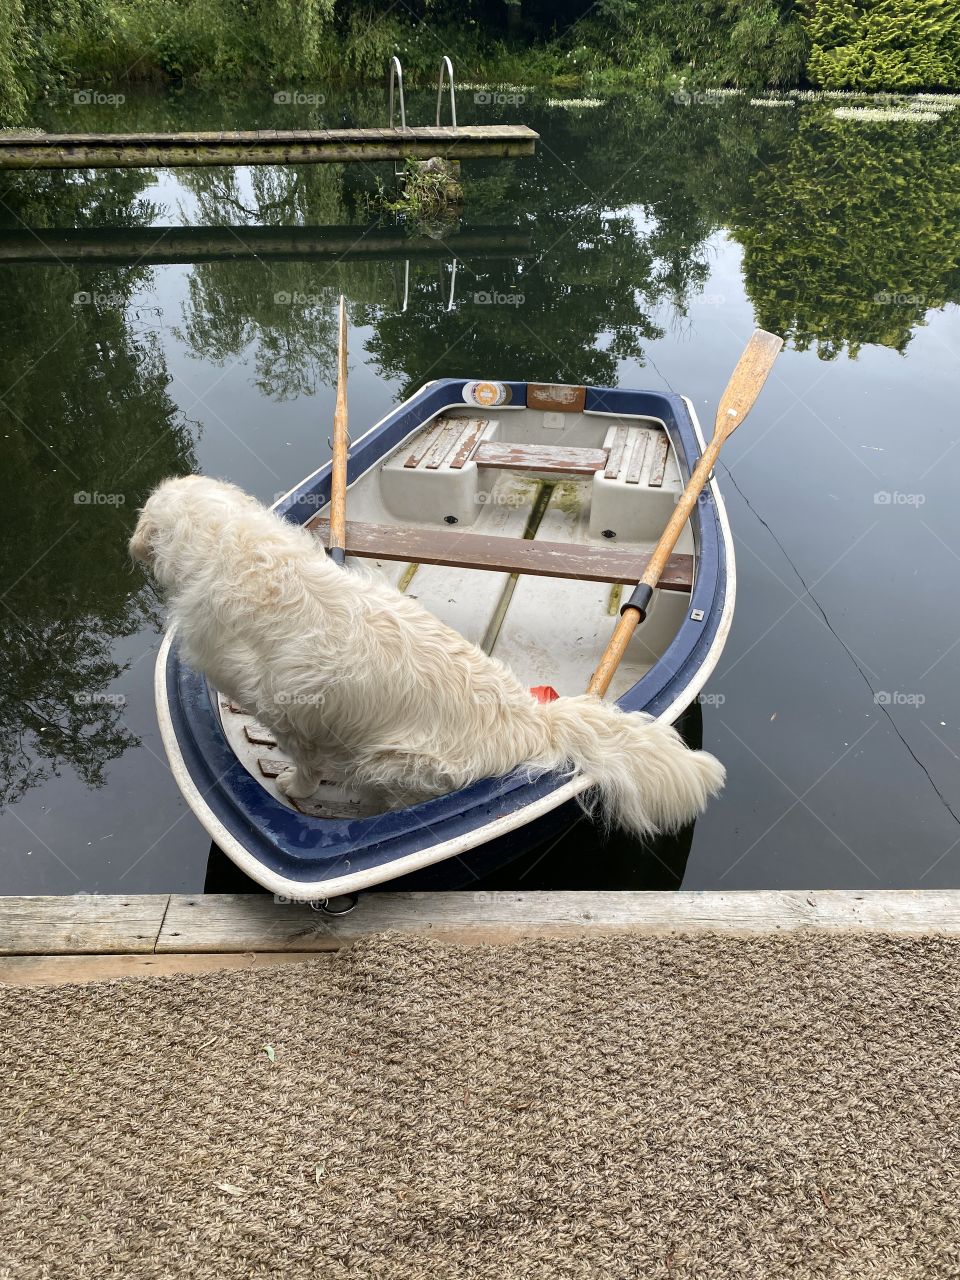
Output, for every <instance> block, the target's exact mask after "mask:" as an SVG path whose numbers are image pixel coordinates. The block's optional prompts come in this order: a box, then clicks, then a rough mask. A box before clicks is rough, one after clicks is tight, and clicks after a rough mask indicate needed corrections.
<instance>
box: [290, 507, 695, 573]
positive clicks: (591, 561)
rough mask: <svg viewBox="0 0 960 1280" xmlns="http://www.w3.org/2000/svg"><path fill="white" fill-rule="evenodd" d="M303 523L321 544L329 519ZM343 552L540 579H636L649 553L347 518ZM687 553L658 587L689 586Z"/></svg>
mask: <svg viewBox="0 0 960 1280" xmlns="http://www.w3.org/2000/svg"><path fill="white" fill-rule="evenodd" d="M308 528H310V529H311V530H313V532H314V533H316V534H317V535H318V536H319V538H320V540H321V542H323V543H324V545H326V542H327V539H328V537H329V533H330V522H329V521H328V520H324V519H322V518H321V517H320V516H315V517H314V519H312V520H311V521H309V523H308ZM347 555H348V556H358V557H360V558H361V559H367V560H400V561H403V562H404V563H407V564H440V565H451V566H456V567H457V568H461V569H486V570H488V571H489V572H491V573H526V574H531V575H532V576H533V577H541V578H573V579H574V580H576V581H578V582H609V583H616V582H627V583H632V582H636V581H637V579H638V578H640V577H642V576H643V572H644V570H645V569H646V567H647V564H648V562H649V560H650V556H649V554H648V553H647V552H644V551H620V550H614V549H613V548H610V549H608V548H606V547H592V546H581V545H578V544H576V543H571V542H542V541H541V540H540V539H539V538H537V539H535V540H534V539H530V538H503V537H499V536H487V535H484V534H479V533H453V532H449V531H447V530H437V531H434V530H432V529H413V528H410V527H409V526H399V525H388V524H361V523H359V522H357V521H354V520H348V521H347ZM692 586H693V556H689V555H673V556H671V557H670V559H669V561H668V563H667V565H666V567H665V569H664V571H663V574H662V575H661V578H660V587H661V588H662V589H663V590H664V591H690V590H691V588H692Z"/></svg>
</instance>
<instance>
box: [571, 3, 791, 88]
mask: <svg viewBox="0 0 960 1280" xmlns="http://www.w3.org/2000/svg"><path fill="white" fill-rule="evenodd" d="M597 13H598V16H599V18H600V22H599V23H595V24H594V25H593V26H592V27H591V31H592V34H593V39H594V40H595V41H596V40H597V39H598V38H601V39H602V40H603V45H602V47H604V48H605V49H606V50H607V51H608V52H609V55H610V57H611V58H612V57H615V56H617V55H618V54H619V61H620V63H621V65H622V66H625V67H628V68H630V69H632V70H633V71H635V72H636V73H637V75H638V77H639V79H640V80H641V81H642V82H645V83H663V81H664V80H665V79H666V78H667V77H668V76H669V75H670V73H671V72H680V71H684V72H686V73H687V75H688V76H689V75H693V76H695V77H696V78H697V79H699V80H701V81H709V82H712V83H724V84H733V85H743V86H747V87H750V86H760V85H764V84H771V85H775V84H795V83H796V82H797V81H798V79H799V78H800V76H801V74H802V71H803V63H804V58H805V55H806V49H807V40H806V36H805V34H804V31H803V28H802V27H801V25H800V22H799V19H798V17H797V15H796V12H795V9H794V4H793V0H600V4H599V5H598V6H597Z"/></svg>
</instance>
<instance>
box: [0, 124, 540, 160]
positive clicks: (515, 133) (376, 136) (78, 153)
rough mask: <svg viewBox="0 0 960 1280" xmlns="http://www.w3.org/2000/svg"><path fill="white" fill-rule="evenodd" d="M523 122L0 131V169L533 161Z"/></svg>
mask: <svg viewBox="0 0 960 1280" xmlns="http://www.w3.org/2000/svg"><path fill="white" fill-rule="evenodd" d="M539 137H540V135H539V134H538V133H536V132H535V131H534V130H533V129H529V128H528V127H527V126H526V125H523V124H489V125H464V126H462V127H459V128H456V129H455V128H452V127H450V126H440V127H432V126H426V127H418V128H409V129H255V130H247V131H235V132H225V133H37V132H30V131H28V130H22V131H19V132H17V131H15V130H12V131H8V132H4V133H0V169H131V168H133V169H168V168H176V167H182V166H190V167H196V166H199V165H217V164H220V165H246V164H333V163H345V162H347V161H352V160H365V161H374V160H407V159H422V160H425V159H429V158H430V157H431V156H442V157H444V158H445V159H448V160H466V159H471V158H477V157H490V156H532V155H533V153H534V148H535V146H536V143H537V141H538V140H539Z"/></svg>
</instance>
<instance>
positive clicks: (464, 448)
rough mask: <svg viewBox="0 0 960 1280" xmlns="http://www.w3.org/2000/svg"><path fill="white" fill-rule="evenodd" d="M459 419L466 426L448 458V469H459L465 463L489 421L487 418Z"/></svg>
mask: <svg viewBox="0 0 960 1280" xmlns="http://www.w3.org/2000/svg"><path fill="white" fill-rule="evenodd" d="M460 421H461V422H462V423H463V424H464V426H465V427H466V428H467V430H466V432H465V434H464V435H462V436H461V437H460V443H459V444H458V445H457V451H456V453H455V454H454V455H453V457H452V458H451V459H450V470H451V471H459V470H460V469H461V468H462V467H463V465H464V464H465V463H466V461H467V459H468V458H469V457H470V455H471V453H473V448H474V445H475V444H476V443H477V441H478V440H479V439H480V437H481V436H482V435H483V433H484V431H485V430H486V427H487V425H488V423H489V419H488V418H467V419H463V418H461V419H460Z"/></svg>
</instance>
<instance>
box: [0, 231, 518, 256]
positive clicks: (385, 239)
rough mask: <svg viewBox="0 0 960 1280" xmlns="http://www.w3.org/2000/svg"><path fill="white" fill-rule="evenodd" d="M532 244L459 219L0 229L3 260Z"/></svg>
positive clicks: (447, 252) (489, 248)
mask: <svg viewBox="0 0 960 1280" xmlns="http://www.w3.org/2000/svg"><path fill="white" fill-rule="evenodd" d="M531 252H532V241H531V237H530V233H529V232H528V231H523V230H518V229H516V228H512V227H486V226H476V227H461V228H460V229H459V230H457V231H450V232H447V233H445V234H444V235H443V237H442V238H434V237H432V236H427V235H410V234H407V233H406V232H405V231H403V230H402V229H399V228H384V227H381V226H380V225H379V224H373V225H366V226H330V227H323V226H315V227H247V226H234V227H95V228H92V229H84V228H73V227H52V228H50V227H44V228H42V229H40V230H37V231H35V232H34V231H22V230H11V229H5V230H0V262H17V263H31V264H32V263H45V262H50V263H57V264H60V265H63V264H64V263H75V262H77V263H79V262H95V263H98V264H103V265H105V266H106V265H109V266H113V265H118V266H122V265H125V264H126V263H129V262H136V263H138V264H142V265H151V264H154V263H169V264H177V263H191V262H220V261H223V260H224V259H230V260H231V261H243V260H247V259H252V258H270V259H272V260H274V261H286V260H290V261H292V260H295V259H301V258H310V259H312V260H316V261H331V262H332V261H337V262H339V261H343V260H356V261H372V262H376V261H381V260H382V261H389V260H393V259H394V258H396V257H398V256H399V257H402V258H416V259H428V258H448V257H457V258H483V259H491V260H492V259H496V258H520V257H524V256H526V255H527V254H529V253H531Z"/></svg>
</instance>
